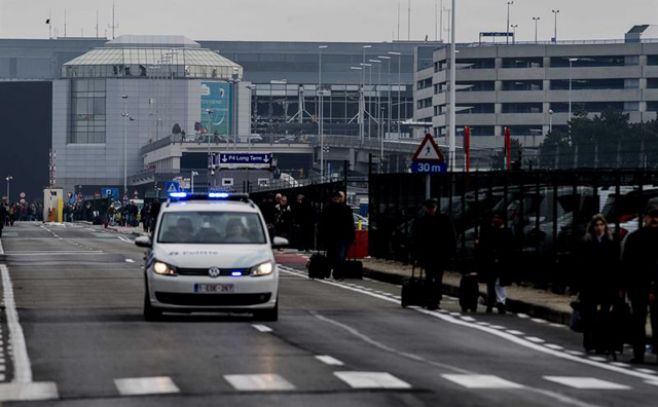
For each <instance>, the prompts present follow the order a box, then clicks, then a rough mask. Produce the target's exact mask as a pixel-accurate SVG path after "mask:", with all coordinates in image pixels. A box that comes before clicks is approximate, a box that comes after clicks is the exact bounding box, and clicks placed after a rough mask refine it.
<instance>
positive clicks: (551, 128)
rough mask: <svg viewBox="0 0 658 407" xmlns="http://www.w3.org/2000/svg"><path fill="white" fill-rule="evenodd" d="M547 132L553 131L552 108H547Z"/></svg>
mask: <svg viewBox="0 0 658 407" xmlns="http://www.w3.org/2000/svg"><path fill="white" fill-rule="evenodd" d="M548 132H549V133H552V132H553V109H548Z"/></svg>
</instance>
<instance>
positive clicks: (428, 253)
mask: <svg viewBox="0 0 658 407" xmlns="http://www.w3.org/2000/svg"><path fill="white" fill-rule="evenodd" d="M455 250H456V239H455V231H454V228H453V225H452V222H451V221H450V218H448V216H446V215H444V214H441V213H439V211H438V204H437V201H436V200H434V199H430V200H427V201H425V204H424V214H423V215H422V216H420V217H419V218H418V219H416V221H415V222H414V225H413V231H412V251H413V253H414V254H413V256H414V258H415V260H417V261H418V264H419V265H420V267H422V268H423V269H424V270H425V280H426V285H427V290H428V296H429V298H428V309H437V308H439V306H440V305H441V300H442V298H443V272H444V271H445V269H446V267H447V266H448V264H449V262H450V261H451V260H452V258H453V257H454V255H455Z"/></svg>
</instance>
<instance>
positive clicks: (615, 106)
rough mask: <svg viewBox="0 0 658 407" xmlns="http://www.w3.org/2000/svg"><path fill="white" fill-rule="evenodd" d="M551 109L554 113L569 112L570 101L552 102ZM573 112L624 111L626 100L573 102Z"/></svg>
mask: <svg viewBox="0 0 658 407" xmlns="http://www.w3.org/2000/svg"><path fill="white" fill-rule="evenodd" d="M551 110H552V111H553V112H554V113H568V112H569V103H567V102H556V103H551ZM571 111H572V112H574V113H575V112H594V113H600V112H605V111H613V112H623V111H624V102H573V103H572V104H571Z"/></svg>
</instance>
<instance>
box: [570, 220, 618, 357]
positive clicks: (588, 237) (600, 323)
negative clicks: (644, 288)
mask: <svg viewBox="0 0 658 407" xmlns="http://www.w3.org/2000/svg"><path fill="white" fill-rule="evenodd" d="M577 256H578V262H577V264H578V265H579V267H578V272H579V273H578V274H579V278H578V283H577V284H578V285H577V288H578V292H579V299H580V307H581V315H582V326H583V347H584V348H585V351H586V352H588V353H591V352H597V353H600V354H610V353H614V351H615V350H616V349H615V348H616V344H615V341H614V340H613V339H614V336H615V333H614V330H613V325H612V311H613V307H615V306H616V305H617V304H619V302H620V298H619V292H620V281H619V277H618V272H619V245H618V244H617V242H615V240H614V239H613V237H612V234H611V233H610V230H609V229H608V222H607V221H606V219H605V217H604V216H603V215H601V214H598V215H594V217H592V220H591V221H590V222H589V224H588V225H587V232H586V233H585V236H584V238H583V241H582V243H581V245H580V248H579V249H578V251H577Z"/></svg>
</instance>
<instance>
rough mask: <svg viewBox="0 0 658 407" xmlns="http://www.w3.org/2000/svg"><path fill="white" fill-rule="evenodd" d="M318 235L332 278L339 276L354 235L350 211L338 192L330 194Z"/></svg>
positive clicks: (352, 218) (352, 217)
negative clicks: (321, 241) (320, 236)
mask: <svg viewBox="0 0 658 407" xmlns="http://www.w3.org/2000/svg"><path fill="white" fill-rule="evenodd" d="M320 233H321V235H322V238H323V241H324V245H325V248H326V249H327V258H328V260H329V265H330V267H331V269H332V270H333V273H334V276H336V275H340V272H342V271H343V265H344V263H345V259H346V258H347V249H348V248H349V247H350V245H351V244H352V242H353V241H354V234H355V231H354V216H353V214H352V209H350V207H348V206H347V205H345V203H344V202H343V198H342V195H341V193H340V191H336V192H334V193H333V194H332V196H331V202H330V203H329V204H328V205H327V206H326V207H325V208H324V210H323V211H322V219H321V223H320Z"/></svg>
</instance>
